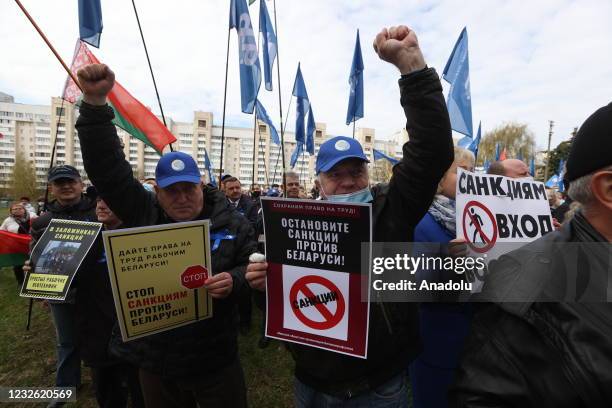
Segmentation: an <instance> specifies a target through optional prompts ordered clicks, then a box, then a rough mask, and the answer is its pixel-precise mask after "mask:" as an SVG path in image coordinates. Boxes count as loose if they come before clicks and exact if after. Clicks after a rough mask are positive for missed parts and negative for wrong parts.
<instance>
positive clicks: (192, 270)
mask: <svg viewBox="0 0 612 408" xmlns="http://www.w3.org/2000/svg"><path fill="white" fill-rule="evenodd" d="M206 279H208V269H206V268H205V267H203V266H202V265H193V266H190V267H188V268H187V269H185V272H183V273H181V284H182V285H183V286H184V287H186V288H187V289H197V288H201V287H202V286H204V281H205V280H206Z"/></svg>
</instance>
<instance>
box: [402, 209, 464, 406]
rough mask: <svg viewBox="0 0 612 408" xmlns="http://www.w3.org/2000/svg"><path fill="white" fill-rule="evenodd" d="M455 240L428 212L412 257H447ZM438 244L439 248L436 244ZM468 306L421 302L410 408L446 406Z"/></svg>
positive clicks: (432, 277)
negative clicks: (419, 342) (420, 346)
mask: <svg viewBox="0 0 612 408" xmlns="http://www.w3.org/2000/svg"><path fill="white" fill-rule="evenodd" d="M453 238H454V237H453V236H452V235H451V234H450V233H449V232H448V230H446V229H445V228H444V227H443V226H442V225H440V224H438V222H437V221H436V220H435V219H434V217H433V216H432V215H431V214H429V213H427V214H425V216H424V217H423V218H422V219H421V221H420V222H419V224H418V225H417V226H416V228H415V230H414V241H415V242H422V243H427V245H418V244H416V245H415V248H414V254H415V256H420V255H421V254H423V255H424V256H430V257H435V256H442V257H445V256H448V252H447V245H446V244H448V242H449V241H450V240H451V239H453ZM435 243H439V244H440V245H436V244H435ZM452 274H454V272H450V273H449V272H448V271H431V270H427V271H417V278H418V279H427V280H428V281H430V282H431V281H445V280H448V279H449V277H450V276H452ZM470 306H471V305H470V304H462V303H422V304H421V305H420V307H419V320H420V321H419V323H420V334H421V338H422V340H423V351H422V353H421V354H420V355H419V356H418V357H417V358H416V360H414V362H413V363H412V364H410V368H409V372H410V380H411V383H412V396H413V406H414V407H415V408H419V407H436V408H442V407H447V406H448V399H447V391H448V388H449V387H450V385H451V384H452V383H453V381H454V378H455V369H456V368H457V365H458V362H459V355H460V353H461V350H462V348H463V343H464V339H465V338H466V336H467V334H468V332H469V327H470V321H471V316H472V311H471V307H470Z"/></svg>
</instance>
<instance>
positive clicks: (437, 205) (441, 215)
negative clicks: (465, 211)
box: [428, 194, 456, 237]
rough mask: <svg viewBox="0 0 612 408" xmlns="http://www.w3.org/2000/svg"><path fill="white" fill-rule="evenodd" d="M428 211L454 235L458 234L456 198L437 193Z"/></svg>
mask: <svg viewBox="0 0 612 408" xmlns="http://www.w3.org/2000/svg"><path fill="white" fill-rule="evenodd" d="M428 212H429V214H431V216H432V217H433V218H434V220H436V222H437V223H438V224H440V225H441V226H442V227H443V228H444V229H445V230H447V231H448V232H449V233H450V234H451V235H452V236H453V237H454V236H455V235H456V228H455V227H456V220H455V214H456V209H455V200H451V199H450V198H448V197H445V196H443V195H441V194H436V196H435V197H434V199H433V202H432V203H431V206H430V207H429V210H428Z"/></svg>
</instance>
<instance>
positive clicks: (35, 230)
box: [30, 195, 98, 303]
mask: <svg viewBox="0 0 612 408" xmlns="http://www.w3.org/2000/svg"><path fill="white" fill-rule="evenodd" d="M54 218H56V219H63V220H75V221H88V222H98V217H96V202H95V200H92V199H90V198H89V197H87V196H84V195H83V196H81V200H80V201H79V202H78V203H76V204H74V205H65V206H64V205H61V204H60V203H58V202H57V201H56V200H54V201H51V202H50V203H49V204H48V205H47V211H46V212H44V213H42V214H41V215H40V217H38V218H36V219H35V220H34V221H32V227H31V229H30V234H31V235H32V241H31V242H30V251H31V249H32V248H34V246H35V245H36V243H37V242H38V240H39V239H40V237H41V236H42V234H43V233H44V232H45V230H46V229H47V227H48V226H49V223H50V222H51V220H52V219H54ZM85 269H86V266H84V265H81V266H80V267H79V271H78V272H77V274H76V275H75V276H74V279H73V280H72V283H71V285H70V290H69V291H68V293H67V294H66V299H65V300H64V301H59V300H50V301H49V302H51V303H74V301H75V295H76V288H77V286H78V285H79V280H80V279H81V275H82V274H84V273H87V272H83V271H84V270H85Z"/></svg>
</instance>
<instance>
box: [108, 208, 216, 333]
mask: <svg viewBox="0 0 612 408" xmlns="http://www.w3.org/2000/svg"><path fill="white" fill-rule="evenodd" d="M103 236H104V248H105V249H106V261H107V263H108V271H109V274H110V281H111V286H112V289H113V297H114V299H115V308H116V310H117V318H118V320H119V326H120V328H121V335H122V337H123V341H129V340H133V339H136V338H139V337H144V336H148V335H151V334H155V333H160V332H163V331H166V330H171V329H173V328H176V327H179V326H184V325H187V324H190V323H194V322H197V321H200V320H203V319H207V318H209V317H212V298H211V297H210V296H209V295H208V292H207V290H206V289H204V288H203V287H200V288H194V289H189V287H194V286H193V285H187V286H184V285H183V282H182V280H181V276H182V275H184V274H185V273H186V272H187V274H188V273H189V271H190V270H194V268H197V269H198V270H202V271H206V272H207V274H208V276H211V275H212V270H211V261H210V237H209V223H208V221H207V220H202V221H190V222H182V223H175V224H166V225H154V226H148V227H140V228H128V229H121V230H115V231H104V232H103ZM201 275H203V274H200V275H197V276H194V275H190V276H189V277H190V278H191V280H194V281H195V280H196V278H198V277H199V276H201ZM198 279H199V281H201V282H199V283H198V284H200V283H202V284H203V282H204V279H203V278H198Z"/></svg>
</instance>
